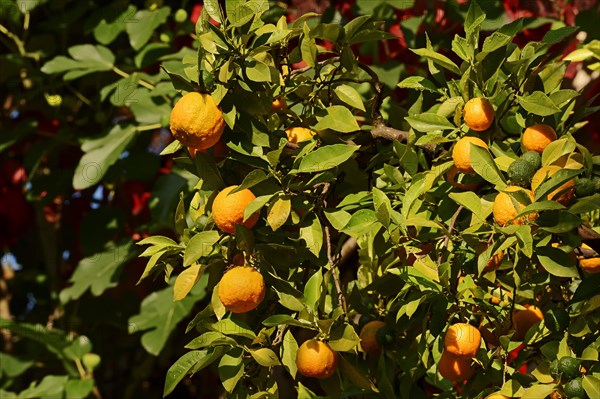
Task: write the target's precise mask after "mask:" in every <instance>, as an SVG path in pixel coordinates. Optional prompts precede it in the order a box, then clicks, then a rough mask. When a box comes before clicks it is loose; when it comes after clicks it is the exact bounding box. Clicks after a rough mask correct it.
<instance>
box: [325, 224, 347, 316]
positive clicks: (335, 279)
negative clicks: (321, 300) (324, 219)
mask: <svg viewBox="0 0 600 399" xmlns="http://www.w3.org/2000/svg"><path fill="white" fill-rule="evenodd" d="M325 241H326V242H327V259H328V260H329V264H330V265H331V275H332V276H333V282H334V284H335V289H336V291H337V293H338V302H339V303H340V305H342V309H343V310H344V314H345V315H346V317H348V308H347V306H346V298H345V297H344V291H343V290H342V283H341V282H340V274H339V270H338V269H337V265H338V262H337V260H338V259H335V258H334V256H333V250H332V246H331V231H330V229H329V226H327V225H325Z"/></svg>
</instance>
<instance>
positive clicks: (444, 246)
mask: <svg viewBox="0 0 600 399" xmlns="http://www.w3.org/2000/svg"><path fill="white" fill-rule="evenodd" d="M463 208H464V206H462V205H461V206H459V207H458V209H457V210H456V212H454V215H452V219H450V224H449V225H448V235H447V236H446V238H444V243H443V244H442V248H448V243H449V242H450V236H451V235H452V230H454V225H455V224H456V221H457V220H458V215H459V214H460V212H461V211H462V210H463ZM437 263H438V266H439V265H440V264H441V263H442V253H440V255H439V256H438V261H437Z"/></svg>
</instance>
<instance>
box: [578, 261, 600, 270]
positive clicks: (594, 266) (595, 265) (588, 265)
mask: <svg viewBox="0 0 600 399" xmlns="http://www.w3.org/2000/svg"><path fill="white" fill-rule="evenodd" d="M579 266H581V268H582V269H583V270H585V271H586V272H588V273H590V274H596V273H600V258H587V259H586V258H581V259H579Z"/></svg>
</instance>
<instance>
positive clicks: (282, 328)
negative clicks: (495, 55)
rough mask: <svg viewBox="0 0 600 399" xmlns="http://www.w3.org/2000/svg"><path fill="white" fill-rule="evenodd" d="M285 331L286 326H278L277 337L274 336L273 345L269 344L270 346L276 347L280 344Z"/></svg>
mask: <svg viewBox="0 0 600 399" xmlns="http://www.w3.org/2000/svg"><path fill="white" fill-rule="evenodd" d="M286 329H287V324H283V325H281V326H279V329H278V330H277V335H275V339H274V340H273V343H272V344H271V346H277V345H279V344H280V343H281V341H283V334H284V333H285V330H286Z"/></svg>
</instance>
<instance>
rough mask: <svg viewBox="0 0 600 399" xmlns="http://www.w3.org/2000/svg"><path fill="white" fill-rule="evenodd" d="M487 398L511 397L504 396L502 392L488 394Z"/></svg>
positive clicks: (504, 398) (500, 398) (502, 398)
mask: <svg viewBox="0 0 600 399" xmlns="http://www.w3.org/2000/svg"><path fill="white" fill-rule="evenodd" d="M485 399H509V398H508V396H504V395H502V394H501V393H493V394H491V395H490V396H487V397H486V398H485Z"/></svg>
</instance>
